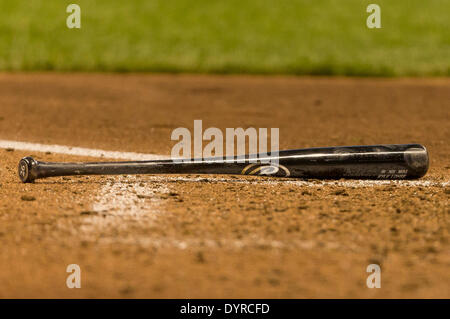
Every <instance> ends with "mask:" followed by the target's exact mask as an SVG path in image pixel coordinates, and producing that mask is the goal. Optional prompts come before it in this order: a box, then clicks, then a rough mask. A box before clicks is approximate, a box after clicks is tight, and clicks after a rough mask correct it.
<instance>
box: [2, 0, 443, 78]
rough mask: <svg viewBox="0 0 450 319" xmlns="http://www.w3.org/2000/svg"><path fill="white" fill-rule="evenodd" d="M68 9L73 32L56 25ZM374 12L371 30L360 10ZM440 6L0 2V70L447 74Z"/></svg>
mask: <svg viewBox="0 0 450 319" xmlns="http://www.w3.org/2000/svg"><path fill="white" fill-rule="evenodd" d="M70 3H77V4H79V5H80V6H81V10H82V28H81V29H68V28H67V27H66V18H67V16H68V14H67V13H66V7H67V5H68V4H70ZM369 3H377V4H379V5H380V6H381V10H382V11H381V19H382V28H381V29H368V28H367V27H366V18H367V16H368V13H366V7H367V5H368V4H369ZM449 12H450V1H449V0H427V1H424V0H408V1H400V0H397V1H393V0H376V1H374V0H370V1H366V0H276V1H275V0H239V1H238V0H195V1H193V0H129V1H125V0H123V1H122V0H116V1H113V0H70V1H67V0H0V70H3V71H31V70H33V71H34V70H58V71H116V72H129V71H134V72H136V71H139V72H140V71H151V72H196V73H260V74H283V73H284V74H313V75H354V76H366V75H367V76H369V75H370V76H449V75H450V22H449V21H450V20H449Z"/></svg>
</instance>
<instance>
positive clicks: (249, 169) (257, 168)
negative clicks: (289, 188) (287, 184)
mask: <svg viewBox="0 0 450 319" xmlns="http://www.w3.org/2000/svg"><path fill="white" fill-rule="evenodd" d="M280 171H281V172H283V173H284V176H283V177H288V176H289V175H291V172H289V170H288V169H287V168H286V167H285V166H283V165H280V164H273V163H271V164H258V163H253V164H249V165H247V166H245V167H244V169H243V170H242V172H241V174H243V175H275V174H277V173H278V172H280Z"/></svg>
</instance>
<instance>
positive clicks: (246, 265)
mask: <svg viewBox="0 0 450 319" xmlns="http://www.w3.org/2000/svg"><path fill="white" fill-rule="evenodd" d="M449 109H450V80H449V79H362V78H352V79H348V78H337V79H328V78H295V77H253V76H239V77H238V76H226V77H221V76H190V75H143V74H142V75H141V74H137V75H136V74H128V75H108V74H103V75H100V74H89V75H88V74H39V73H32V74H0V139H2V140H15V141H25V142H35V143H45V144H59V145H68V146H79V147H90V148H96V149H106V150H112V151H131V152H141V153H153V154H167V155H169V154H170V151H171V148H172V146H173V145H174V143H175V142H174V141H171V140H170V135H171V132H172V130H173V129H175V128H176V127H187V128H189V129H192V127H193V121H194V120H195V119H201V120H203V126H204V127H218V128H221V129H225V128H226V127H234V128H236V127H243V128H247V127H255V128H258V127H267V128H271V127H278V128H280V149H290V148H303V147H314V146H333V145H355V144H356V145H357V144H388V143H396V144H397V143H421V144H424V145H425V146H426V147H427V148H428V150H429V153H430V159H431V162H430V170H429V173H428V174H427V175H426V176H425V177H424V178H423V179H420V180H418V181H404V182H389V181H387V182H376V181H344V180H339V181H325V182H322V181H315V180H309V181H301V180H293V179H272V178H259V177H248V176H197V175H188V176H173V175H169V176H165V175H163V176H117V177H112V176H106V177H78V178H67V177H64V178H52V179H46V180H38V181H36V183H34V184H22V183H20V182H19V179H18V177H17V172H16V170H17V163H18V161H19V159H20V158H21V157H23V156H26V155H30V152H26V151H19V150H14V149H1V150H0V159H1V162H0V163H1V164H0V165H1V166H0V247H1V251H0V287H1V290H0V297H3V298H5V297H43V298H47V297H63V298H66V297H68V298H71V297H73V298H78V297H96V298H100V297H125V298H127V297H130V298H132V297H137V298H141V297H149V298H159V297H161V298H166V297H167V298H168V297H172V298H199V297H203V298H210V297H211V298H212V297H225V298H227V297H228V298H240V297H243V298H259V297H266V298H303V297H312V298H318V297H323V298H328V297H336V298H343V297H356V298H360V297H362V298H365V297H369V298H370V297H376V298H378V297H380V298H382V297H384V298H392V297H399V298H404V297H408V298H409V297H412V298H429V297H437V298H449V297H450V277H449V275H448V274H449V269H450V243H449V232H450V220H449V217H450V216H449V213H450V211H449V205H448V200H449V195H450V187H449V175H450V174H449V170H450V163H449V162H448V158H449V155H450V147H449V143H448V141H449V140H450V130H449V129H450V126H449V120H450V119H449ZM31 155H34V156H35V157H36V158H37V159H40V160H48V161H82V160H98V159H94V158H86V157H77V156H70V155H63V154H52V153H50V154H48V153H39V152H33V154H31ZM372 263H375V264H379V265H380V266H381V278H382V281H381V288H380V289H369V288H367V286H366V278H367V276H368V275H369V274H368V273H367V272H366V267H367V266H368V265H369V264H372ZM69 264H78V265H80V267H81V271H82V288H81V289H68V288H67V286H66V278H67V276H68V275H69V274H68V273H67V272H66V267H67V265H69Z"/></svg>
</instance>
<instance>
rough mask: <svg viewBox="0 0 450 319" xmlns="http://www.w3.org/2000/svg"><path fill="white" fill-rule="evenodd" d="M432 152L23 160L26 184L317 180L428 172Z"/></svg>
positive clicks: (394, 149) (324, 150)
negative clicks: (199, 178)
mask: <svg viewBox="0 0 450 319" xmlns="http://www.w3.org/2000/svg"><path fill="white" fill-rule="evenodd" d="M428 162H429V161H428V153H427V150H426V148H425V147H424V146H422V145H420V144H393V145H368V146H340V147H319V148H307V149H298V150H287V151H279V152H277V153H276V154H273V153H271V154H270V155H267V154H258V155H257V156H250V155H246V156H242V157H237V156H236V157H233V158H222V157H220V158H219V157H216V158H204V159H190V160H189V161H187V162H180V160H172V159H168V160H152V161H128V162H88V163H50V162H40V161H36V160H34V159H33V158H31V157H25V158H23V159H21V160H20V162H19V176H20V179H21V180H22V182H24V183H27V182H33V181H34V180H35V179H38V178H46V177H53V176H71V175H117V174H233V175H239V174H243V175H268V176H278V177H297V178H305V179H308V178H317V179H339V178H351V179H413V178H420V177H422V176H423V175H425V173H426V172H427V170H428Z"/></svg>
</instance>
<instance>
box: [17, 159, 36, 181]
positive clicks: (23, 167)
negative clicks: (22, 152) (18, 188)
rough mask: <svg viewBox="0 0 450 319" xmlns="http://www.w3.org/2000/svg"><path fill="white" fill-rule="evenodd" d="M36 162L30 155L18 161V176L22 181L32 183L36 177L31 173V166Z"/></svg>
mask: <svg viewBox="0 0 450 319" xmlns="http://www.w3.org/2000/svg"><path fill="white" fill-rule="evenodd" d="M36 164H37V162H36V160H34V159H33V158H32V157H24V158H22V159H21V160H20V162H19V177H20V180H21V181H22V182H24V183H32V182H34V180H35V179H36V177H35V176H34V174H33V167H35V166H36Z"/></svg>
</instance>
